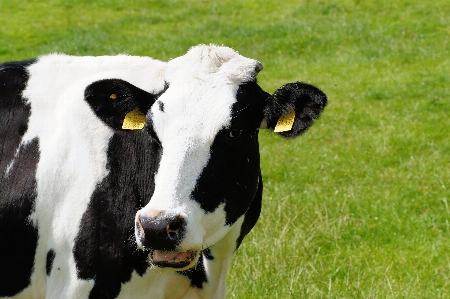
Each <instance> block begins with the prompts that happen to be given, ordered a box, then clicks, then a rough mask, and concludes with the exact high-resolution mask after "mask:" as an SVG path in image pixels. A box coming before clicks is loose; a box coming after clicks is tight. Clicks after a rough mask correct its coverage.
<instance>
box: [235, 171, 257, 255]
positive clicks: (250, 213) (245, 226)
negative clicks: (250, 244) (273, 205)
mask: <svg viewBox="0 0 450 299" xmlns="http://www.w3.org/2000/svg"><path fill="white" fill-rule="evenodd" d="M262 192H263V181H262V176H261V173H260V174H259V183H258V190H257V191H256V194H255V197H254V198H253V200H252V203H251V204H250V207H249V208H248V210H247V212H245V216H244V222H243V223H242V226H241V233H240V235H239V237H238V239H237V240H236V250H237V249H238V248H239V246H241V243H242V240H244V237H245V236H246V235H247V234H248V233H249V232H250V231H251V230H252V228H253V227H254V226H255V224H256V222H257V221H258V218H259V215H260V214H261V203H262Z"/></svg>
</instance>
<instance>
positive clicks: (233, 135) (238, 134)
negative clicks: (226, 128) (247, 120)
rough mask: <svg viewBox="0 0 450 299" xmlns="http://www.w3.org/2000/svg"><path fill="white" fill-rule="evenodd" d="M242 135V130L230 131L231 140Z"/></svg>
mask: <svg viewBox="0 0 450 299" xmlns="http://www.w3.org/2000/svg"><path fill="white" fill-rule="evenodd" d="M241 134H242V130H241V129H232V130H230V137H231V138H235V137H239V136H241Z"/></svg>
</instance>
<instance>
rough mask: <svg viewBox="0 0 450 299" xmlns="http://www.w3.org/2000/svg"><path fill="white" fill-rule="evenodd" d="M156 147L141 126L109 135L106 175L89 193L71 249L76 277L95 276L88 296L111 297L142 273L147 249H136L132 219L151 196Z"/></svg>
mask: <svg viewBox="0 0 450 299" xmlns="http://www.w3.org/2000/svg"><path fill="white" fill-rule="evenodd" d="M159 151H160V149H159V147H158V145H156V144H155V142H153V141H152V139H151V137H150V136H149V135H148V134H147V132H146V131H145V130H137V131H118V132H116V134H115V135H114V136H113V137H112V138H111V141H110V144H109V148H108V164H107V167H108V169H109V170H110V173H109V175H108V176H107V177H106V178H105V179H104V180H103V181H102V182H101V183H100V184H99V185H98V186H97V189H96V190H95V192H94V193H93V195H92V197H91V201H90V203H89V206H88V208H87V211H86V212H85V214H84V215H83V218H82V220H81V226H80V231H79V233H78V236H77V237H76V240H75V247H74V251H73V253H74V257H75V262H76V266H77V273H78V277H79V278H81V279H86V280H89V279H95V284H94V288H93V289H92V291H91V293H90V296H89V298H91V299H94V298H95V299H98V298H105V299H106V298H115V297H117V295H118V294H119V292H120V288H121V284H122V283H125V282H127V281H129V280H130V278H131V274H132V272H133V271H136V272H137V273H138V274H139V275H143V274H144V273H145V272H146V269H147V267H148V262H147V258H148V252H144V251H141V250H138V249H137V248H136V241H135V237H134V227H135V223H134V217H135V214H136V212H137V211H138V210H139V209H140V208H141V207H143V206H144V205H145V204H147V202H148V201H149V199H150V198H151V196H152V195H153V192H154V173H155V171H156V169H157V165H158V163H159V158H158V155H159V154H158V153H159Z"/></svg>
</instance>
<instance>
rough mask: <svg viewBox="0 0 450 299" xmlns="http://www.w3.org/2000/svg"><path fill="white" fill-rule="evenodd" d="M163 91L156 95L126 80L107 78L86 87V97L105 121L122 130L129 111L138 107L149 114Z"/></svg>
mask: <svg viewBox="0 0 450 299" xmlns="http://www.w3.org/2000/svg"><path fill="white" fill-rule="evenodd" d="M164 91H165V90H163V91H162V92H164ZM162 92H161V93H162ZM161 93H159V94H156V95H154V94H151V93H148V92H146V91H144V90H142V89H140V88H138V87H136V86H134V85H132V84H130V83H128V82H127V81H124V80H120V79H105V80H100V81H97V82H94V83H92V84H90V85H89V86H88V87H86V90H85V92H84V98H85V100H86V102H88V104H89V105H90V106H91V108H92V110H93V111H94V112H95V114H96V115H97V116H98V117H99V118H100V119H101V120H102V121H103V122H105V123H106V124H107V125H108V126H110V127H111V128H113V129H115V130H121V129H122V124H123V120H124V118H125V115H126V114H127V113H128V112H130V111H132V110H135V109H138V110H139V111H140V112H142V113H144V114H147V112H148V110H149V109H150V107H151V106H152V105H153V103H154V102H155V100H156V99H157V98H158V97H159V96H160V95H161Z"/></svg>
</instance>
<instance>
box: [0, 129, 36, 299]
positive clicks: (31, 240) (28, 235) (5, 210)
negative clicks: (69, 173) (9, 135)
mask: <svg viewBox="0 0 450 299" xmlns="http://www.w3.org/2000/svg"><path fill="white" fill-rule="evenodd" d="M2 141H4V140H2ZM38 144H39V143H38V139H37V138H36V139H33V140H32V141H31V142H29V143H27V144H26V145H22V146H21V147H20V149H19V153H18V155H17V156H16V158H15V161H14V164H13V166H12V167H11V170H10V172H9V175H8V176H4V173H2V177H0V269H1V270H0V297H3V296H6V297H9V296H14V295H16V294H18V293H19V292H21V291H22V290H23V289H25V288H26V287H27V286H28V285H29V284H30V277H31V273H32V270H33V265H34V256H35V254H36V247H37V240H38V233H37V229H36V228H35V227H34V226H33V225H32V224H31V223H30V222H29V218H28V217H29V216H30V214H31V213H32V211H33V208H34V203H35V200H36V195H37V194H36V166H37V163H38V161H39V145H38Z"/></svg>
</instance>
